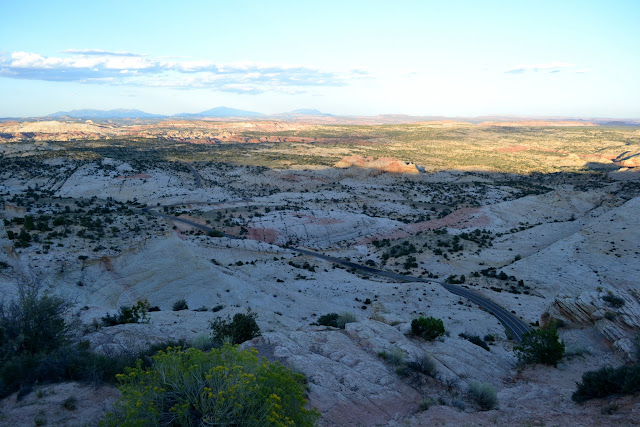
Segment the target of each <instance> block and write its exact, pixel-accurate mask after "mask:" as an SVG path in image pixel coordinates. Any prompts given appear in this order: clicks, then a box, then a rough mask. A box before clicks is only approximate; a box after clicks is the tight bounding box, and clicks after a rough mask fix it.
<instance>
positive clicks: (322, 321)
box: [317, 313, 340, 328]
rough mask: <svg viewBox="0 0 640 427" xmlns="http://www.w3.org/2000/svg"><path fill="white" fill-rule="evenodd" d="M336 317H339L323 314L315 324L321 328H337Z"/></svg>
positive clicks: (337, 315)
mask: <svg viewBox="0 0 640 427" xmlns="http://www.w3.org/2000/svg"><path fill="white" fill-rule="evenodd" d="M338 317H340V315H339V314H338V313H329V314H324V315H322V316H320V318H319V319H318V322H317V323H318V325H321V326H333V327H334V328H337V327H338Z"/></svg>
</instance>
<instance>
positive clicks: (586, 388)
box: [571, 363, 640, 402]
mask: <svg viewBox="0 0 640 427" xmlns="http://www.w3.org/2000/svg"><path fill="white" fill-rule="evenodd" d="M638 391H640V364H637V363H636V364H633V365H628V366H621V367H619V368H613V367H610V366H605V367H603V368H600V369H598V370H596V371H589V372H585V373H584V374H583V375H582V381H580V382H579V383H578V387H577V389H576V391H575V392H574V393H573V395H572V396H571V398H572V399H573V400H574V401H576V402H584V401H585V400H589V399H597V398H602V397H607V396H612V395H617V394H632V393H636V392H638Z"/></svg>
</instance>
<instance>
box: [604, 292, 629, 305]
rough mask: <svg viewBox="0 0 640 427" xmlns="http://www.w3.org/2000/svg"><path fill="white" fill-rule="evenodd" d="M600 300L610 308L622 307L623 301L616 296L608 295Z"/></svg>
mask: <svg viewBox="0 0 640 427" xmlns="http://www.w3.org/2000/svg"><path fill="white" fill-rule="evenodd" d="M602 300H603V301H605V302H606V303H608V304H609V305H610V306H611V307H614V308H620V307H622V306H623V305H624V302H625V301H624V300H623V299H622V298H620V297H619V296H617V295H613V294H612V293H608V294H607V295H604V296H603V297H602Z"/></svg>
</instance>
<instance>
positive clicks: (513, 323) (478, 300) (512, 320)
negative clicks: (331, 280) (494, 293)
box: [142, 208, 531, 342]
mask: <svg viewBox="0 0 640 427" xmlns="http://www.w3.org/2000/svg"><path fill="white" fill-rule="evenodd" d="M142 211H143V212H146V213H149V214H152V215H155V216H158V217H161V218H167V219H170V220H173V221H178V222H181V223H183V224H187V225H190V226H192V227H194V228H197V229H200V230H203V231H205V232H207V233H208V232H210V231H214V229H213V228H211V227H208V226H206V225H202V224H200V223H197V222H195V221H191V220H189V219H184V218H180V217H176V216H173V215H167V214H163V213H160V212H155V211H152V210H150V209H149V208H143V209H142ZM222 234H223V236H224V237H228V238H230V239H242V237H239V236H235V235H233V234H228V233H222ZM282 249H288V250H290V251H292V252H297V253H299V254H301V255H307V256H311V257H314V258H318V259H322V260H324V261H328V262H332V263H334V264H339V265H343V266H345V267H350V268H354V269H356V270H359V271H362V272H365V273H368V274H372V275H376V276H379V277H385V278H388V279H393V280H398V281H402V282H424V283H430V282H435V283H439V284H440V285H441V286H442V287H444V288H445V289H446V290H447V291H449V292H451V293H452V294H454V295H458V296H460V297H463V298H466V299H468V300H469V301H471V302H473V303H475V304H477V305H479V306H480V307H482V308H483V309H485V310H486V311H488V312H489V313H491V314H493V315H494V316H495V317H496V318H497V319H498V320H499V321H500V323H502V325H503V326H504V327H505V328H506V329H507V330H509V331H510V332H511V334H512V335H513V338H514V339H515V340H516V341H518V342H522V335H523V334H525V333H527V332H529V331H530V330H531V328H530V327H529V325H527V324H526V323H524V322H523V321H522V320H520V319H518V318H517V317H516V316H514V315H513V314H512V313H510V312H509V311H507V310H506V309H504V308H503V307H501V306H499V305H498V304H496V303H495V302H493V301H491V300H490V299H489V298H486V297H484V296H482V295H480V294H479V293H477V292H474V291H472V290H470V289H467V288H464V287H462V286H457V285H452V284H449V283H445V282H442V281H439V280H433V279H423V278H421V277H413V276H405V275H402V274H398V273H394V272H392V271H386V270H379V269H377V268H373V267H369V266H366V265H361V264H356V263H354V262H351V261H347V260H344V259H340V258H336V257H332V256H329V255H324V254H321V253H318V252H314V251H310V250H308V249H302V248H297V247H291V246H290V247H283V248H282Z"/></svg>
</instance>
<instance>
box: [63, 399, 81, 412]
mask: <svg viewBox="0 0 640 427" xmlns="http://www.w3.org/2000/svg"><path fill="white" fill-rule="evenodd" d="M62 407H63V408H64V409H66V410H68V411H75V410H76V409H78V399H77V398H76V397H75V396H69V397H67V398H66V399H65V400H63V401H62Z"/></svg>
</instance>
